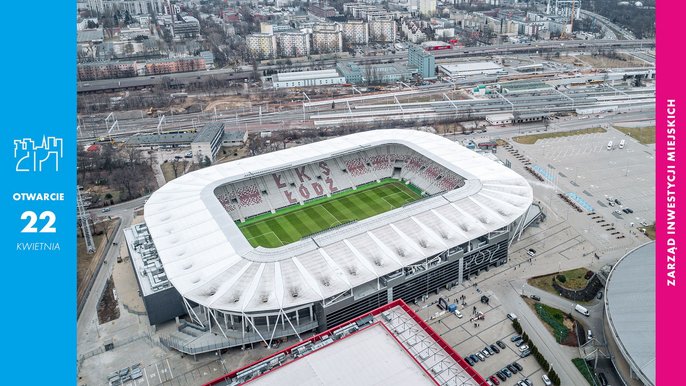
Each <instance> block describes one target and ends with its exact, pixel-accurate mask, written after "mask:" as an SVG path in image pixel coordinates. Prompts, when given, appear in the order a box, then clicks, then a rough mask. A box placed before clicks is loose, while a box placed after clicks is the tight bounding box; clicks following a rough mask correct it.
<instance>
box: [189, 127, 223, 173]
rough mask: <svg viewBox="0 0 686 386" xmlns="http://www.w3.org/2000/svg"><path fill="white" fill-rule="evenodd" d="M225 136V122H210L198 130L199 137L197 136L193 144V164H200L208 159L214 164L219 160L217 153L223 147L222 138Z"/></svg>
mask: <svg viewBox="0 0 686 386" xmlns="http://www.w3.org/2000/svg"><path fill="white" fill-rule="evenodd" d="M223 136H224V123H223V122H210V123H208V124H206V125H205V126H203V127H202V129H200V130H198V135H196V136H195V138H194V139H193V142H191V151H192V152H193V162H194V163H200V162H203V161H204V160H205V157H207V158H208V159H209V160H210V162H214V161H215V159H216V158H217V153H218V152H219V148H220V147H221V145H222V137H223Z"/></svg>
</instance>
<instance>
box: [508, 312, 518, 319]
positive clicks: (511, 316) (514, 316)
mask: <svg viewBox="0 0 686 386" xmlns="http://www.w3.org/2000/svg"><path fill="white" fill-rule="evenodd" d="M507 318H508V319H510V320H517V315H515V314H513V313H512V312H510V313H509V314H507Z"/></svg>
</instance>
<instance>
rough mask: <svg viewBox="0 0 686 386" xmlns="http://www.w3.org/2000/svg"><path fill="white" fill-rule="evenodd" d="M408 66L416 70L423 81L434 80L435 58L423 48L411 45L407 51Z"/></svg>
mask: <svg viewBox="0 0 686 386" xmlns="http://www.w3.org/2000/svg"><path fill="white" fill-rule="evenodd" d="M407 58H408V65H409V66H410V67H412V68H416V69H417V74H418V75H419V76H421V77H422V78H423V79H434V78H436V58H435V57H434V56H433V54H431V53H430V52H427V51H426V50H425V49H424V47H422V46H419V45H416V44H413V45H411V46H410V47H409V49H408V50H407Z"/></svg>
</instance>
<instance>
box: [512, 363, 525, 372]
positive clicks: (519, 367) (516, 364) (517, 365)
mask: <svg viewBox="0 0 686 386" xmlns="http://www.w3.org/2000/svg"><path fill="white" fill-rule="evenodd" d="M512 366H514V367H515V368H516V369H517V370H519V371H522V370H524V367H522V365H520V364H519V363H517V362H512Z"/></svg>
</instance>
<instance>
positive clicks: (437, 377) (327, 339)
mask: <svg viewBox="0 0 686 386" xmlns="http://www.w3.org/2000/svg"><path fill="white" fill-rule="evenodd" d="M324 348H326V350H324ZM313 379H316V380H317V383H318V384H322V385H327V386H339V385H340V386H347V385H382V384H388V385H395V386H404V385H407V386H422V385H427V386H428V385H462V386H477V385H485V384H486V380H485V379H484V378H483V377H482V376H481V375H480V374H479V373H477V372H476V371H475V370H474V369H473V368H472V367H471V366H469V364H468V363H466V362H465V360H464V359H463V358H462V357H461V356H460V355H459V354H458V353H457V352H456V351H455V350H454V349H453V348H452V347H451V346H450V345H449V344H447V343H446V342H445V341H444V340H443V339H442V338H441V337H440V336H439V335H438V334H437V333H436V332H435V331H434V330H433V329H432V328H431V327H429V325H427V324H426V323H425V322H424V321H423V320H422V319H421V318H420V317H419V316H418V315H417V314H416V313H415V312H414V311H413V310H412V309H411V308H410V307H408V306H407V304H405V302H403V301H402V300H396V301H393V302H391V303H389V304H388V305H386V306H383V307H380V308H377V309H375V310H373V311H371V312H369V313H368V314H365V315H362V316H360V317H357V318H355V319H353V320H349V321H347V322H345V323H343V324H341V325H339V326H336V327H333V328H332V329H330V330H328V331H325V332H323V333H321V334H318V335H316V336H314V337H312V338H309V339H307V340H304V341H301V342H298V343H297V344H295V345H293V346H291V347H289V348H287V349H285V350H281V351H279V352H277V353H276V354H273V355H270V356H268V357H266V358H263V359H261V360H259V361H257V362H255V363H251V364H249V365H247V366H244V367H242V368H240V369H238V370H236V371H233V372H231V373H229V374H226V375H224V376H222V377H220V378H218V379H215V380H213V381H211V382H209V383H207V384H206V385H205V386H223V385H233V386H237V385H241V384H243V383H246V382H251V384H253V385H275V384H283V385H301V384H308V383H311V382H312V380H313Z"/></svg>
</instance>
